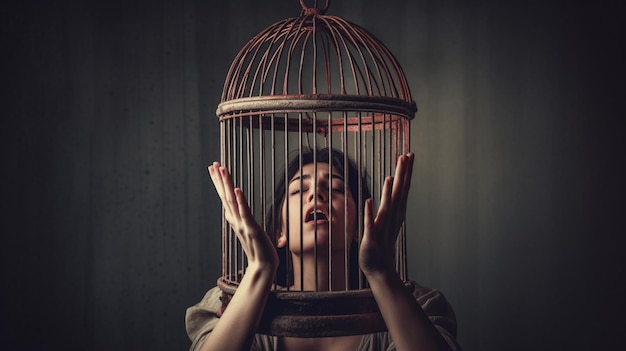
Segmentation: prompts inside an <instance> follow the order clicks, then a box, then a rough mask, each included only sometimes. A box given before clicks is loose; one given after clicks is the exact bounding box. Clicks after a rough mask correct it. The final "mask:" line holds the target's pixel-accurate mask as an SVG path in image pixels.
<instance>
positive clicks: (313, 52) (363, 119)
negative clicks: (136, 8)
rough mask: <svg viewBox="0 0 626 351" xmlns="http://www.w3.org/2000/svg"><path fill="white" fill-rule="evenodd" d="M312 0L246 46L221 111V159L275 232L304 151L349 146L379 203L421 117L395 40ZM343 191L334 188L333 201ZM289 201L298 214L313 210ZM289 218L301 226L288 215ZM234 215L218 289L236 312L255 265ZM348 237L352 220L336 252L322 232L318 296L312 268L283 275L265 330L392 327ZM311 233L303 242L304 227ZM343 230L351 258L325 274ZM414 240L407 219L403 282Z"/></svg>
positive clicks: (363, 183)
mask: <svg viewBox="0 0 626 351" xmlns="http://www.w3.org/2000/svg"><path fill="white" fill-rule="evenodd" d="M315 3H317V2H315ZM300 4H301V6H302V11H301V13H300V16H298V17H293V18H288V19H285V20H282V21H279V22H277V23H275V24H273V25H271V26H269V27H267V28H266V29H265V30H263V31H261V32H260V33H259V34H258V35H256V36H255V37H254V38H252V39H251V40H250V41H249V42H248V43H247V44H246V45H244V46H243V48H242V49H241V50H240V51H239V53H238V54H237V56H236V57H235V59H234V60H233V62H232V64H231V67H230V69H229V71H228V73H227V77H226V81H225V84H224V89H223V92H222V97H221V102H220V104H219V105H218V107H217V111H216V113H217V116H218V117H219V121H220V141H221V162H222V164H223V165H225V166H226V167H228V168H229V169H230V171H231V173H232V174H233V177H234V181H235V183H236V186H238V187H240V188H242V190H243V191H244V193H245V194H246V198H247V199H248V201H249V202H250V206H251V209H252V211H253V213H254V214H255V216H256V217H257V220H258V221H259V222H260V223H262V225H263V226H264V228H265V229H266V230H268V229H269V228H270V227H271V226H270V223H268V222H266V217H265V214H267V213H272V215H273V216H274V215H276V213H273V212H272V211H275V206H270V205H268V203H269V204H274V203H275V198H274V193H273V190H274V185H275V184H276V183H277V180H278V179H279V178H280V177H281V175H284V174H285V173H286V172H285V171H283V170H281V168H284V167H285V165H286V164H287V163H288V162H289V159H290V158H291V157H292V156H294V154H295V155H300V156H299V157H300V158H301V157H302V154H303V150H305V149H312V150H314V151H313V152H314V158H315V159H317V157H318V156H319V155H316V154H315V152H317V151H316V150H321V149H323V148H328V150H329V151H328V154H329V157H331V156H332V155H331V154H332V151H331V150H339V151H340V152H341V153H342V154H343V155H345V161H344V169H345V168H346V162H347V160H348V159H350V160H352V161H354V163H355V164H356V166H357V169H358V170H359V172H361V171H362V172H363V174H359V185H358V196H356V198H359V199H362V198H363V197H364V196H365V191H364V190H363V189H366V188H368V189H369V192H370V193H371V195H372V198H373V199H375V200H377V199H378V198H380V193H381V191H382V183H383V179H384V178H385V177H386V176H387V175H391V174H393V172H394V170H395V160H396V158H397V157H398V156H399V155H401V154H404V153H406V152H408V151H409V144H410V120H411V119H413V118H414V115H415V112H416V111H417V107H416V105H415V102H414V101H413V100H412V97H411V93H410V90H409V86H408V84H407V80H406V77H405V75H404V72H403V71H402V69H401V67H400V64H399V63H398V62H397V60H396V59H395V58H394V56H393V55H392V54H391V52H390V51H389V50H388V49H387V48H386V47H385V45H383V44H382V43H381V42H380V41H379V40H378V39H376V38H375V37H374V36H373V35H372V34H370V33H369V32H367V31H366V30H365V29H363V28H361V27H359V26H358V25H356V24H354V23H351V22H348V21H346V20H344V19H342V18H340V17H336V16H329V15H326V12H327V10H328V7H329V4H330V2H329V1H325V3H324V4H323V6H321V7H316V6H307V5H306V3H305V1H304V0H300ZM316 162H317V161H316ZM314 164H315V167H317V163H314ZM302 166H303V165H302V164H301V165H300V170H302ZM344 172H345V171H344ZM344 178H346V177H344ZM331 179H332V177H331ZM346 187H347V186H346ZM286 190H287V189H286V188H285V191H286ZM315 191H316V195H315V196H316V197H317V189H316V190H315ZM332 191H333V190H331V189H329V191H328V196H332ZM355 195H356V194H353V196H355ZM286 206H287V210H286V211H287V212H288V213H289V211H301V209H294V208H289V207H288V203H287V205H286ZM316 206H317V204H316ZM345 206H346V208H347V205H345ZM344 212H345V211H344ZM346 216H347V215H346ZM363 216H364V213H363V209H362V208H358V213H357V217H358V218H357V224H358V228H357V230H356V232H357V233H356V235H357V236H356V241H357V242H360V240H361V233H362V231H363V227H362V223H363ZM286 221H287V223H286V226H287V227H288V228H289V223H288V222H289V219H288V216H287V219H286ZM347 221H348V220H347V218H344V222H347ZM222 222H223V225H222V277H221V278H220V279H219V281H218V285H219V286H220V288H221V289H222V292H223V295H224V296H223V299H222V300H223V303H224V306H223V308H226V306H227V304H228V301H230V298H231V297H232V295H233V294H234V293H235V291H236V288H237V285H238V284H239V282H240V281H241V277H242V275H243V274H245V273H243V272H245V267H246V260H245V255H244V254H243V252H242V250H241V247H240V244H239V242H238V240H237V238H236V236H235V235H234V233H233V232H232V230H231V228H230V226H229V225H228V224H227V222H226V221H225V220H224V219H223V221H222ZM288 230H289V229H288ZM347 232H348V228H347V226H346V228H345V230H344V233H343V234H342V233H336V232H333V231H332V230H331V232H330V234H329V235H330V238H329V239H328V241H329V243H328V247H326V248H323V247H318V243H317V242H318V239H317V228H316V229H315V239H314V242H315V250H316V251H315V252H316V254H315V255H316V256H315V262H316V264H315V269H316V270H315V273H314V276H315V287H314V289H313V290H314V291H302V290H305V289H304V285H301V286H295V285H294V286H292V285H293V284H294V280H293V279H294V277H295V276H296V275H298V276H300V277H301V276H303V275H304V272H303V271H300V272H290V271H289V270H288V269H287V271H286V272H285V273H284V274H285V277H284V278H285V285H281V284H278V282H277V283H276V284H275V285H274V288H273V289H272V291H271V293H270V298H269V301H268V304H267V306H266V308H265V313H264V315H263V317H262V320H261V325H260V327H259V332H260V333H266V334H270V335H277V336H300V337H320V336H339V335H355V334H365V333H372V332H379V331H384V330H385V329H386V328H385V325H384V321H383V320H382V317H381V316H380V312H379V311H378V308H377V306H376V303H375V301H374V299H373V296H372V294H371V291H370V290H369V289H368V287H367V283H366V282H365V281H364V279H363V276H362V274H359V276H358V288H356V289H353V288H351V287H350V285H351V284H352V283H351V282H350V281H349V276H350V274H351V272H350V269H353V268H354V267H353V266H354V263H351V262H350V261H349V259H352V258H354V257H352V256H354V255H353V254H352V253H350V252H349V247H350V245H351V243H350V242H348V239H347V238H348V234H347ZM299 235H300V242H301V243H302V225H300V234H299ZM338 236H343V240H344V254H343V256H342V257H343V259H341V260H340V262H337V261H334V259H333V255H331V254H329V255H328V258H327V259H328V267H330V268H329V271H328V272H318V271H317V267H318V264H317V263H318V252H322V251H324V250H327V252H332V249H333V248H332V247H331V246H332V243H333V237H338ZM270 237H272V239H273V240H275V238H274V237H273V236H272V235H270ZM287 237H288V238H289V237H290V236H289V235H288V236H287ZM288 240H289V239H288ZM405 241H406V228H405V227H404V226H403V228H402V231H401V233H400V235H399V236H398V242H397V248H396V257H395V258H394V259H395V262H396V269H397V270H398V272H399V274H400V277H401V278H402V279H403V280H404V281H405V282H408V280H407V279H408V278H407V276H408V273H407V271H406V245H405ZM287 246H288V247H289V242H288V244H287ZM284 256H285V263H286V265H287V266H289V267H291V266H293V264H295V263H298V262H293V260H292V257H291V255H290V254H289V252H288V250H287V252H286V253H285V255H284ZM300 266H302V262H300ZM357 268H358V267H357ZM337 272H342V274H343V276H345V282H343V283H341V284H338V286H337V287H336V286H333V284H334V283H333V281H334V279H333V274H335V273H337ZM324 274H327V276H326V278H325V279H326V280H328V284H329V286H328V287H326V288H320V287H319V286H318V281H317V279H318V277H319V276H323V275H324ZM407 284H408V283H407ZM407 286H408V285H407ZM324 290H326V291H324Z"/></svg>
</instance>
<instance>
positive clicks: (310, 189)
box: [266, 148, 370, 285]
mask: <svg viewBox="0 0 626 351" xmlns="http://www.w3.org/2000/svg"><path fill="white" fill-rule="evenodd" d="M364 178H365V177H363V175H362V174H361V172H359V169H358V168H357V166H356V165H355V164H354V162H353V161H352V160H350V159H348V158H347V157H346V155H345V154H344V153H342V152H340V151H338V150H334V149H328V148H325V149H321V150H317V151H315V150H304V151H302V152H301V153H298V154H297V155H296V156H295V157H293V158H292V159H291V161H290V162H289V163H288V165H287V167H286V169H285V172H283V173H282V176H281V178H280V180H279V181H278V182H277V184H276V190H275V194H274V200H273V204H272V206H271V208H270V210H269V211H268V214H267V218H266V219H267V221H266V223H267V229H268V233H269V234H270V235H272V236H273V237H274V238H276V240H277V244H278V247H279V248H280V249H283V250H286V249H288V250H289V251H288V252H292V253H294V254H295V255H301V254H306V252H305V251H309V252H313V251H315V253H316V254H317V255H324V256H325V255H328V254H330V253H329V250H328V248H329V247H328V243H329V239H330V238H332V245H330V248H331V250H341V251H343V252H345V251H346V249H347V251H349V252H350V253H349V257H350V271H351V273H350V276H351V279H358V260H357V257H356V256H357V255H356V252H357V251H358V250H357V247H358V245H357V239H356V236H357V231H358V225H357V222H358V218H359V211H360V210H362V209H363V206H364V203H365V199H367V198H369V197H370V194H369V189H368V188H367V186H366V180H365V179H364ZM287 243H288V245H287ZM346 243H347V244H348V246H349V247H348V248H346ZM287 246H289V247H287ZM280 256H281V264H280V266H282V267H279V274H278V279H279V282H278V283H279V284H281V285H283V284H284V283H282V282H281V281H280V280H281V274H280V271H283V270H285V269H288V268H289V267H285V266H287V263H286V262H285V261H287V260H285V259H284V258H283V257H282V256H286V255H285V254H284V253H283V254H281V255H280ZM284 275H285V274H283V276H284ZM282 280H285V279H284V277H282ZM351 285H353V284H351Z"/></svg>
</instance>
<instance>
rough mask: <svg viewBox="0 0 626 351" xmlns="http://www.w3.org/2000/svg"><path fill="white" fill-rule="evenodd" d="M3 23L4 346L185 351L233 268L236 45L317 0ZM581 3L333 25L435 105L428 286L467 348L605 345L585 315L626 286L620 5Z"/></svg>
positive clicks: (31, 16) (431, 113) (378, 15)
mask: <svg viewBox="0 0 626 351" xmlns="http://www.w3.org/2000/svg"><path fill="white" fill-rule="evenodd" d="M0 6H1V7H2V24H1V26H2V35H3V37H4V39H5V40H4V41H3V42H4V43H5V45H4V48H5V50H3V54H2V56H3V61H4V64H3V65H4V67H3V71H4V72H3V78H2V81H3V82H2V87H3V95H2V99H3V101H2V106H1V107H0V109H2V110H3V113H2V115H3V116H2V121H3V128H2V129H3V130H2V135H3V144H5V146H4V147H3V155H4V157H3V161H4V162H3V169H4V171H3V173H4V174H3V178H2V206H3V210H2V213H3V221H2V239H1V240H2V241H1V244H2V249H1V252H2V257H1V262H2V268H1V274H2V275H1V277H0V278H1V284H2V285H1V287H2V290H1V293H0V298H1V299H2V301H1V305H0V308H1V317H0V318H1V324H0V326H1V328H2V329H1V331H0V343H1V345H0V348H2V349H7V350H8V349H15V350H47V349H58V348H59V347H61V348H64V349H78V348H79V347H80V348H83V349H93V350H131V349H139V350H148V349H150V350H173V349H179V350H180V349H185V348H187V347H188V344H189V342H188V340H187V339H186V335H185V332H184V324H183V323H184V321H183V316H184V312H185V308H186V307H187V306H189V305H191V304H193V303H195V302H196V301H197V300H198V299H199V298H200V297H201V296H202V294H203V293H204V291H205V290H206V289H208V288H209V287H211V286H212V285H214V283H215V280H216V279H217V277H218V275H219V272H220V267H219V262H220V261H219V254H220V241H219V240H220V239H219V234H218V233H217V232H216V231H215V229H214V228H215V227H216V226H218V225H219V223H220V222H219V216H218V214H219V211H220V207H219V206H218V205H219V203H218V202H217V198H216V196H215V193H214V190H213V188H212V185H211V184H210V179H209V177H208V176H207V174H206V168H205V167H206V165H208V164H209V163H210V162H211V161H213V160H215V159H217V157H218V155H219V145H218V124H217V120H216V118H215V108H216V107H217V104H218V101H219V96H220V92H221V85H222V83H223V80H224V77H225V75H226V71H227V69H228V65H229V63H230V60H231V59H232V58H233V56H234V55H235V53H236V52H237V51H238V49H239V48H240V47H241V46H242V45H243V44H244V43H245V42H246V41H247V40H248V39H250V38H251V37H252V36H253V35H254V34H256V33H257V32H259V31H260V30H261V29H263V28H265V27H266V26H268V25H269V24H271V23H274V22H276V21H278V20H281V19H283V18H285V17H288V16H295V15H297V14H298V12H299V5H298V2H297V1H295V0H293V1H280V2H279V1H267V2H258V1H252V0H247V1H230V2H228V1H223V2H222V3H213V2H211V1H191V0H184V1H174V0H156V1H150V2H148V1H92V2H89V1H75V2H71V1H67V2H51V1H36V0H30V1H17V0H16V1H10V0H7V1H4V2H3V3H2V5H0ZM576 6H577V5H572V4H564V6H559V4H556V3H551V2H543V3H541V4H537V5H535V4H533V3H528V2H527V3H525V4H510V3H507V2H502V1H500V2H495V1H493V2H490V3H488V2H484V1H483V2H474V3H473V4H471V5H470V4H466V3H465V2H462V1H456V2H447V3H445V4H444V3H439V2H433V1H430V2H429V1H397V0H391V1H381V2H369V1H368V2H362V1H356V0H353V1H333V3H332V4H331V7H330V11H329V13H330V14H334V15H340V16H343V17H345V18H346V19H348V20H352V21H354V22H356V23H358V24H360V25H361V26H363V27H365V28H367V29H369V30H370V31H371V32H372V33H374V34H375V35H376V36H378V37H379V38H380V39H381V40H382V41H383V42H384V43H386V44H387V46H388V47H389V48H390V49H391V51H392V52H394V54H396V56H397V57H398V59H399V61H400V62H401V64H402V65H403V67H404V69H405V72H406V73H407V76H408V80H409V84H410V85H411V88H412V92H413V95H414V98H415V100H416V102H417V104H418V107H419V112H418V114H417V117H416V119H415V120H414V121H413V122H412V149H413V151H414V152H415V153H416V155H417V161H416V165H415V172H414V183H413V187H412V194H411V198H410V201H411V208H410V210H409V211H410V220H409V223H408V225H409V228H410V230H411V234H410V238H409V243H410V249H409V252H410V258H409V263H410V267H409V274H410V276H411V278H412V279H413V280H416V281H418V282H419V283H421V284H424V285H429V286H433V287H436V288H439V289H440V290H442V291H443V292H444V293H445V294H446V295H447V297H448V298H449V300H450V301H451V303H452V304H453V306H454V307H455V309H456V311H457V317H458V320H459V324H460V326H459V327H460V331H459V338H460V342H461V343H462V345H464V347H465V349H466V350H486V351H487V350H494V351H495V350H556V349H575V348H576V347H582V346H584V345H588V344H589V343H591V341H592V338H593V337H595V336H596V334H595V333H590V332H595V331H597V330H599V329H600V326H602V329H606V326H605V325H602V323H599V322H598V321H597V319H598V318H599V315H602V314H601V312H598V310H602V309H601V308H599V307H596V306H595V304H594V305H587V304H584V303H582V301H585V300H588V299H589V295H590V294H591V293H590V291H589V288H588V287H589V286H598V285H597V284H596V283H597V280H596V278H598V277H599V278H604V276H605V275H606V276H609V275H613V274H616V273H619V272H620V271H618V272H615V270H616V269H620V268H617V267H615V266H609V267H610V269H607V264H610V263H612V262H613V261H612V259H608V260H607V259H606V257H610V252H609V253H604V251H601V250H604V247H602V246H601V245H602V244H604V243H605V242H609V243H611V242H610V241H608V240H612V239H611V238H605V237H599V235H604V234H605V233H609V232H611V229H612V228H611V226H610V220H605V217H599V215H604V214H605V213H606V211H610V209H611V208H615V207H613V206H612V204H613V202H612V200H610V198H608V197H604V194H605V193H604V192H605V191H607V190H608V191H609V192H610V191H611V188H610V185H609V184H610V180H611V177H610V176H607V173H606V172H605V168H604V167H605V165H606V164H610V163H612V162H614V161H612V160H611V158H610V157H609V156H607V155H609V151H610V148H611V147H613V144H612V142H611V136H612V135H613V134H611V133H609V134H606V135H605V134H601V132H607V131H610V130H611V129H612V128H611V119H610V118H611V116H614V115H615V113H613V110H612V109H611V108H610V107H609V105H608V104H607V102H609V103H610V102H611V101H612V97H613V96H622V95H621V94H620V95H618V94H615V90H614V89H611V88H612V87H613V86H615V87H617V85H613V82H614V81H613V79H614V78H613V77H614V74H613V73H614V71H613V70H612V68H610V67H612V66H613V65H614V64H615V63H618V62H621V61H619V60H618V58H617V57H616V56H611V55H607V54H606V53H607V51H608V50H610V48H611V47H612V46H614V45H615V43H614V40H616V38H617V34H616V33H618V31H617V24H616V22H613V21H612V19H613V17H612V16H611V11H610V9H599V10H598V9H596V10H595V11H591V10H590V9H588V8H583V7H576ZM607 88H608V89H607ZM621 89H622V90H621V91H622V94H623V88H621ZM603 90H606V91H603ZM622 98H623V96H622ZM607 141H608V143H607ZM606 218H609V217H608V216H606ZM607 255H608V256H607ZM608 271H610V273H608ZM622 271H623V269H622ZM598 290H603V291H605V290H606V291H609V292H610V293H612V292H613V291H615V290H611V286H609V287H608V288H607V289H598ZM589 316H593V317H589ZM602 316H603V315H602ZM607 334H609V333H607ZM606 340H607V339H602V340H601V341H606ZM9 345H10V347H8V346H9ZM5 346H7V347H5Z"/></svg>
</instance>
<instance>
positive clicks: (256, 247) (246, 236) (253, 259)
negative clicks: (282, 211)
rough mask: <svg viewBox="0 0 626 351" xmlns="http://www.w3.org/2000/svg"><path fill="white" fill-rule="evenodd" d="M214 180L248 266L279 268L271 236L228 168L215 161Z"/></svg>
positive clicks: (210, 167)
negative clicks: (258, 220) (237, 186)
mask: <svg viewBox="0 0 626 351" xmlns="http://www.w3.org/2000/svg"><path fill="white" fill-rule="evenodd" d="M208 169H209V174H210V175H211V180H212V181H213V185H214V186H215V190H217V194H218V195H219V197H220V199H221V200H222V206H223V207H224V215H225V217H226V220H227V221H228V223H229V224H230V225H231V227H232V228H233V230H234V231H235V234H237V238H238V239H239V242H240V243H241V246H242V248H243V251H244V252H245V254H246V257H247V258H248V266H249V267H250V266H255V267H257V268H271V269H274V270H275V269H276V267H278V254H277V253H276V249H275V248H274V246H273V244H272V242H271V240H270V238H269V237H268V236H267V234H266V233H265V231H264V230H263V228H262V227H261V225H259V223H258V222H257V221H256V219H255V218H254V215H253V214H252V211H251V210H250V207H249V206H248V202H247V200H246V198H245V196H244V195H243V192H242V191H241V189H240V188H235V187H234V185H233V179H232V176H231V175H230V173H229V172H228V169H226V167H223V166H222V165H220V163H219V162H214V163H213V164H212V165H211V166H209V167H208Z"/></svg>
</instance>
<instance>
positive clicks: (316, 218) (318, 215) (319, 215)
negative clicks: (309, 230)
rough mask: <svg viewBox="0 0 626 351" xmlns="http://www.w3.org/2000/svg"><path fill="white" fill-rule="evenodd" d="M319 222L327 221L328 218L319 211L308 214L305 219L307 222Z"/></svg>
mask: <svg viewBox="0 0 626 351" xmlns="http://www.w3.org/2000/svg"><path fill="white" fill-rule="evenodd" d="M320 220H324V221H327V220H328V216H326V213H324V212H322V211H321V210H317V211H313V212H311V213H309V215H308V216H307V217H306V221H307V222H310V221H320Z"/></svg>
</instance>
